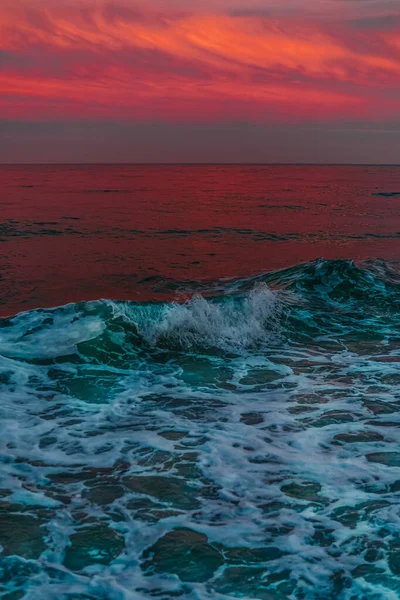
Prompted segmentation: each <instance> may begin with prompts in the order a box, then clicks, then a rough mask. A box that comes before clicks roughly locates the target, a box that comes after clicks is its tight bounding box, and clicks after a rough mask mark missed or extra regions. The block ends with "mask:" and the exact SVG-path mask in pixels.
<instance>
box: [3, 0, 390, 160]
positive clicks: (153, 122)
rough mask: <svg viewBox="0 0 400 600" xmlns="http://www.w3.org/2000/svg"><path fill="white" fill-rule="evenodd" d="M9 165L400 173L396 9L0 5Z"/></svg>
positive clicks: (165, 2)
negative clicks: (367, 168)
mask: <svg viewBox="0 0 400 600" xmlns="http://www.w3.org/2000/svg"><path fill="white" fill-rule="evenodd" d="M0 162H2V163H19V162H22V163H25V162H328V163H331V162H333V163H400V1H399V0H279V2H277V1H276V0H273V1H272V0H262V1H261V0H202V1H201V2H200V1H199V2H197V3H195V2H188V0H185V1H183V0H146V1H144V0H138V1H134V0H114V1H111V0H109V1H108V0H1V2H0Z"/></svg>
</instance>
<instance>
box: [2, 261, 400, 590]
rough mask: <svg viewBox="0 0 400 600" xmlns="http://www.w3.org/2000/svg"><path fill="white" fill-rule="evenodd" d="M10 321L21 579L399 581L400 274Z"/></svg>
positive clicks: (13, 492)
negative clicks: (181, 301)
mask: <svg viewBox="0 0 400 600" xmlns="http://www.w3.org/2000/svg"><path fill="white" fill-rule="evenodd" d="M208 291H209V292H212V294H213V295H212V297H208V298H206V297H204V295H207V294H206V292H203V296H194V297H193V298H192V299H190V300H187V301H186V302H183V303H129V302H113V301H109V300H102V301H95V302H84V303H78V304H70V305H67V306H63V307H60V308H56V309H52V310H35V311H32V312H27V313H21V314H19V315H16V316H15V317H13V318H10V319H4V320H2V321H0V396H1V398H0V400H1V401H0V417H1V418H0V430H1V435H0V440H1V455H0V460H1V474H2V476H1V489H0V545H1V550H2V554H1V558H0V566H1V570H0V594H3V595H4V597H5V598H7V599H11V598H12V599H14V598H16V599H17V598H26V599H28V600H39V599H41V600H42V599H43V600H48V599H53V598H54V599H55V598H57V599H68V600H76V599H78V598H79V599H85V600H88V599H93V600H94V599H96V600H99V599H107V600H114V599H115V600H125V599H135V600H136V599H140V598H146V599H147V598H162V599H166V598H168V599H170V598H175V597H176V598H185V599H206V598H213V599H214V598H216V599H219V598H221V599H223V598H258V599H261V600H266V599H267V600H270V599H271V600H283V599H290V600H302V599H307V600H338V599H340V600H361V599H367V598H368V600H388V599H389V600H390V599H393V600H395V599H397V598H398V597H399V595H400V583H399V582H400V577H399V575H400V535H399V504H400V496H399V490H400V444H399V434H398V432H399V426H400V419H399V408H400V391H399V390H400V274H399V270H398V267H397V266H396V265H395V264H393V263H392V264H389V263H384V262H379V261H371V262H368V263H364V264H362V265H359V266H357V265H356V264H354V263H353V262H351V261H324V260H319V261H314V262H311V263H307V264H303V265H299V266H297V267H294V268H292V269H287V270H285V271H280V272H276V273H270V274H266V275H261V276H258V277H253V278H249V279H243V280H237V281H231V282H227V283H225V284H224V285H223V286H222V285H217V286H214V287H212V288H210V289H209V290H208Z"/></svg>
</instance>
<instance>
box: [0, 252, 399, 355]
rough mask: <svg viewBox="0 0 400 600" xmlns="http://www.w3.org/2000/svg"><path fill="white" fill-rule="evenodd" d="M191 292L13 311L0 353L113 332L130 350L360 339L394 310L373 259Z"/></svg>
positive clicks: (388, 269) (39, 350)
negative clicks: (164, 298)
mask: <svg viewBox="0 0 400 600" xmlns="http://www.w3.org/2000/svg"><path fill="white" fill-rule="evenodd" d="M166 283H167V286H168V289H169V291H171V290H173V289H174V286H173V285H172V283H171V281H170V280H168V281H167V282H166ZM159 286H160V287H161V286H162V281H160V282H159ZM199 287H200V286H199ZM200 289H201V294H202V295H200V294H199V293H197V291H196V283H195V282H190V283H188V285H187V286H185V285H182V283H180V284H178V283H176V288H175V292H176V294H177V298H178V300H177V301H174V302H144V303H135V302H120V301H113V300H100V301H92V302H80V303H76V304H70V305H66V306H64V307H59V308H55V309H49V310H44V309H39V310H34V311H30V312H27V313H21V314H19V315H16V316H15V317H12V318H10V319H3V320H2V321H0V327H1V342H0V353H1V354H3V355H5V356H13V355H15V353H21V352H22V353H27V356H28V355H29V356H31V357H32V358H33V357H35V356H41V357H44V356H52V357H53V358H54V356H55V355H57V353H60V354H65V353H68V352H71V353H74V352H75V347H76V345H77V344H80V343H83V342H85V341H87V340H91V339H96V338H99V340H101V339H102V338H103V337H104V335H105V332H107V335H108V336H111V337H112V336H113V335H114V334H115V332H116V331H120V332H121V335H123V336H124V342H123V343H128V342H129V344H132V345H133V346H134V347H136V348H137V349H139V348H142V349H143V348H147V349H157V348H159V349H169V350H184V351H187V350H191V351H193V350H197V351H199V350H201V349H208V350H210V349H211V350H213V349H214V350H217V351H225V352H241V351H243V350H249V349H251V348H260V347H265V346H270V345H271V344H274V345H275V344H277V343H282V342H283V341H284V340H290V341H292V342H296V341H300V340H301V341H302V342H304V341H305V339H306V338H309V339H315V338H317V337H318V336H319V337H321V336H325V337H326V336H335V335H337V336H341V337H343V336H345V335H347V334H349V332H352V335H353V337H354V335H356V334H357V335H358V336H359V337H363V336H365V331H366V327H367V324H368V328H369V331H370V334H371V335H374V336H375V337H376V336H377V335H382V332H384V331H386V330H388V329H389V328H390V327H391V326H393V327H394V326H395V323H396V322H397V317H398V314H399V308H400V273H399V271H398V270H397V267H396V265H395V264H394V263H386V262H384V261H377V260H376V261H369V262H367V263H363V264H361V265H357V264H355V263H354V262H353V261H351V260H336V261H328V260H323V259H319V260H316V261H312V262H309V263H305V264H301V265H297V266H295V267H293V268H289V269H285V270H282V271H277V272H272V273H267V274H262V275H258V276H255V277H250V278H246V279H238V280H233V281H228V282H226V281H225V282H215V283H213V284H207V285H206V284H203V285H202V288H200ZM179 292H180V293H182V292H183V293H184V296H182V295H180V294H179ZM179 298H180V299H181V300H180V301H179ZM183 298H184V299H183ZM114 337H115V336H114ZM122 345H123V344H122Z"/></svg>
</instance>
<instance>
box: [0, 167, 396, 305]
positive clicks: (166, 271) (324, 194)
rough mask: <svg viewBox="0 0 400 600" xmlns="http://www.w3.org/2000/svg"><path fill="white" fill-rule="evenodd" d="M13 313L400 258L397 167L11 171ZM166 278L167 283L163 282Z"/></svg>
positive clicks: (1, 227)
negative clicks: (305, 267)
mask: <svg viewBox="0 0 400 600" xmlns="http://www.w3.org/2000/svg"><path fill="white" fill-rule="evenodd" d="M0 185H1V189H2V199H1V208H2V213H1V214H2V217H1V224H0V241H1V248H2V253H1V258H0V268H1V271H0V273H1V279H0V291H1V300H2V308H1V312H2V314H3V315H8V314H11V313H15V312H17V311H20V310H26V309H28V308H35V307H39V306H56V305H61V304H65V303H68V302H73V301H78V300H89V299H96V298H100V297H103V298H115V299H128V300H129V299H130V300H148V299H164V298H170V297H171V295H173V294H172V292H171V293H168V285H167V284H168V282H164V284H163V283H162V282H161V283H160V282H159V281H158V279H159V278H167V279H172V280H179V281H187V280H190V281H199V282H201V281H204V280H216V279H220V278H225V277H226V278H235V277H246V276H249V275H254V274H257V273H262V272H266V271H270V270H274V269H280V268H284V267H287V266H291V265H294V264H297V263H301V262H306V261H308V260H312V259H315V258H317V257H324V258H328V259H330V258H352V259H354V260H364V259H368V258H378V257H379V258H383V259H387V260H390V259H399V258H400V237H399V232H400V196H399V197H396V196H394V197H385V196H375V195H373V194H374V193H377V192H380V191H386V192H388V191H389V192H393V191H400V168H398V167H352V166H347V167H331V166H322V167H321V166H129V165H126V166H112V165H110V166H18V167H15V166H13V167H11V166H10V167H5V166H3V167H0ZM157 281H158V284H157Z"/></svg>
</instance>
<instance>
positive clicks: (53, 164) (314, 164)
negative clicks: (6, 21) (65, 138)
mask: <svg viewBox="0 0 400 600" xmlns="http://www.w3.org/2000/svg"><path fill="white" fill-rule="evenodd" d="M35 166H36V167H62V166H190V167H196V166H199V167H201V166H228V167H229V166H238V167H240V166H243V167H251V166H260V167H261V166H265V167H269V166H285V167H290V166H304V167H307V166H309V167H400V163H370V162H369V163H361V162H360V163H358V162H355V163H351V162H346V163H340V162H337V163H335V162H326V163H325V162H179V161H176V162H175V161H174V162H162V161H160V162H158V161H157V162H108V161H107V162H106V161H100V162H97V161H89V162H72V161H69V162H8V163H7V162H4V163H3V162H2V163H0V167H35Z"/></svg>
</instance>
